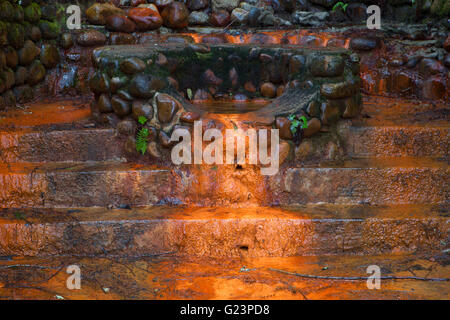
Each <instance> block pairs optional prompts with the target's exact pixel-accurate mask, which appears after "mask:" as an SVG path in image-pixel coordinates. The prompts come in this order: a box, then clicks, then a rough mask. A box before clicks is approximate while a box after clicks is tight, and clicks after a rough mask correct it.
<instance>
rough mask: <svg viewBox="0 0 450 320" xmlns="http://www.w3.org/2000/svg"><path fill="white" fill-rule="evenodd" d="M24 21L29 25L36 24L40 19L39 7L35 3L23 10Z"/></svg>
mask: <svg viewBox="0 0 450 320" xmlns="http://www.w3.org/2000/svg"><path fill="white" fill-rule="evenodd" d="M24 16H25V20H26V21H29V22H31V23H35V22H38V21H39V20H40V19H41V7H40V6H39V5H38V4H37V3H32V4H30V5H29V6H28V7H26V8H25V10H24Z"/></svg>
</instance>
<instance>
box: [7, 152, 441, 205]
mask: <svg viewBox="0 0 450 320" xmlns="http://www.w3.org/2000/svg"><path fill="white" fill-rule="evenodd" d="M255 176H258V177H259V178H258V179H256V180H255V179H253V178H254V177H255ZM448 177H449V168H448V165H447V163H446V162H439V161H434V160H428V159H414V160H410V161H409V160H408V159H398V158H393V159H391V160H390V161H380V162H379V160H378V159H373V160H372V161H371V160H368V159H363V160H359V161H352V162H344V163H334V164H327V166H326V167H302V168H290V167H287V168H280V171H279V172H278V174H276V175H275V176H266V177H264V178H261V176H260V172H259V169H257V168H256V169H255V168H252V167H245V166H244V167H243V168H242V169H241V168H235V167H234V166H231V165H228V166H227V165H223V166H217V167H216V168H215V170H212V168H207V167H205V168H203V167H201V168H197V167H196V166H189V165H186V166H184V167H180V168H175V169H174V168H165V167H159V166H146V165H137V164H129V163H116V162H113V163H108V162H106V163H105V162H100V163H99V162H93V163H89V162H87V163H50V164H3V165H0V185H1V186H2V188H1V189H0V207H3V208H17V207H91V206H100V207H107V206H109V205H116V206H119V205H131V206H147V205H155V204H164V203H172V204H194V205H210V206H215V205H232V204H233V203H242V204H246V203H249V204H253V205H272V204H280V205H284V204H305V203H320V202H325V203H353V204H355V203H370V204H396V203H399V204H400V203H417V204H419V203H422V204H426V203H430V204H439V203H447V202H448V200H449V195H448ZM249 179H250V180H249ZM247 200H248V201H247Z"/></svg>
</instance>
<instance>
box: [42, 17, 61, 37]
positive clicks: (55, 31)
mask: <svg viewBox="0 0 450 320" xmlns="http://www.w3.org/2000/svg"><path fill="white" fill-rule="evenodd" d="M39 29H41V32H42V37H43V38H44V39H47V40H51V39H56V38H58V36H59V34H60V33H61V27H60V26H59V24H58V23H56V22H50V21H47V20H41V21H40V22H39Z"/></svg>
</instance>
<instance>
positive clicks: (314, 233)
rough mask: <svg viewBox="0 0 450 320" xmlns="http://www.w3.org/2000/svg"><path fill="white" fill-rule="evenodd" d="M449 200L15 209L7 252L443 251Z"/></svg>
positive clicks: (7, 213) (0, 219) (0, 246)
mask: <svg viewBox="0 0 450 320" xmlns="http://www.w3.org/2000/svg"><path fill="white" fill-rule="evenodd" d="M448 209H449V208H448V206H445V205H440V206H439V205H434V206H433V205H394V206H368V205H353V206H348V205H308V206H297V207H283V208H274V207H272V208H271V207H255V208H220V207H214V208H207V207H206V208H192V207H167V206H158V207H152V208H141V209H111V210H108V209H101V208H87V209H86V208H85V209H83V208H72V209H45V210H44V209H40V210H39V209H29V210H25V209H14V210H13V209H10V210H3V211H0V255H3V256H7V255H26V256H47V255H51V256H53V255H101V254H107V255H119V256H123V255H127V256H140V255H154V254H161V253H167V252H173V253H175V254H177V255H190V256H204V257H247V256H248V257H273V256H280V257H286V256H296V255H330V254H331V255H334V254H378V253H399V252H416V253H417V252H427V253H430V252H435V251H440V250H445V249H448V248H449V246H450V242H449V240H450V238H449V237H450V228H449V227H450V221H449V219H448V217H449V211H448Z"/></svg>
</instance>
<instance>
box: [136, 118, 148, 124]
mask: <svg viewBox="0 0 450 320" xmlns="http://www.w3.org/2000/svg"><path fill="white" fill-rule="evenodd" d="M147 121H148V120H147V118H146V117H144V116H139V118H138V122H139V123H140V124H142V125H144V124H146V123H147Z"/></svg>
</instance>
